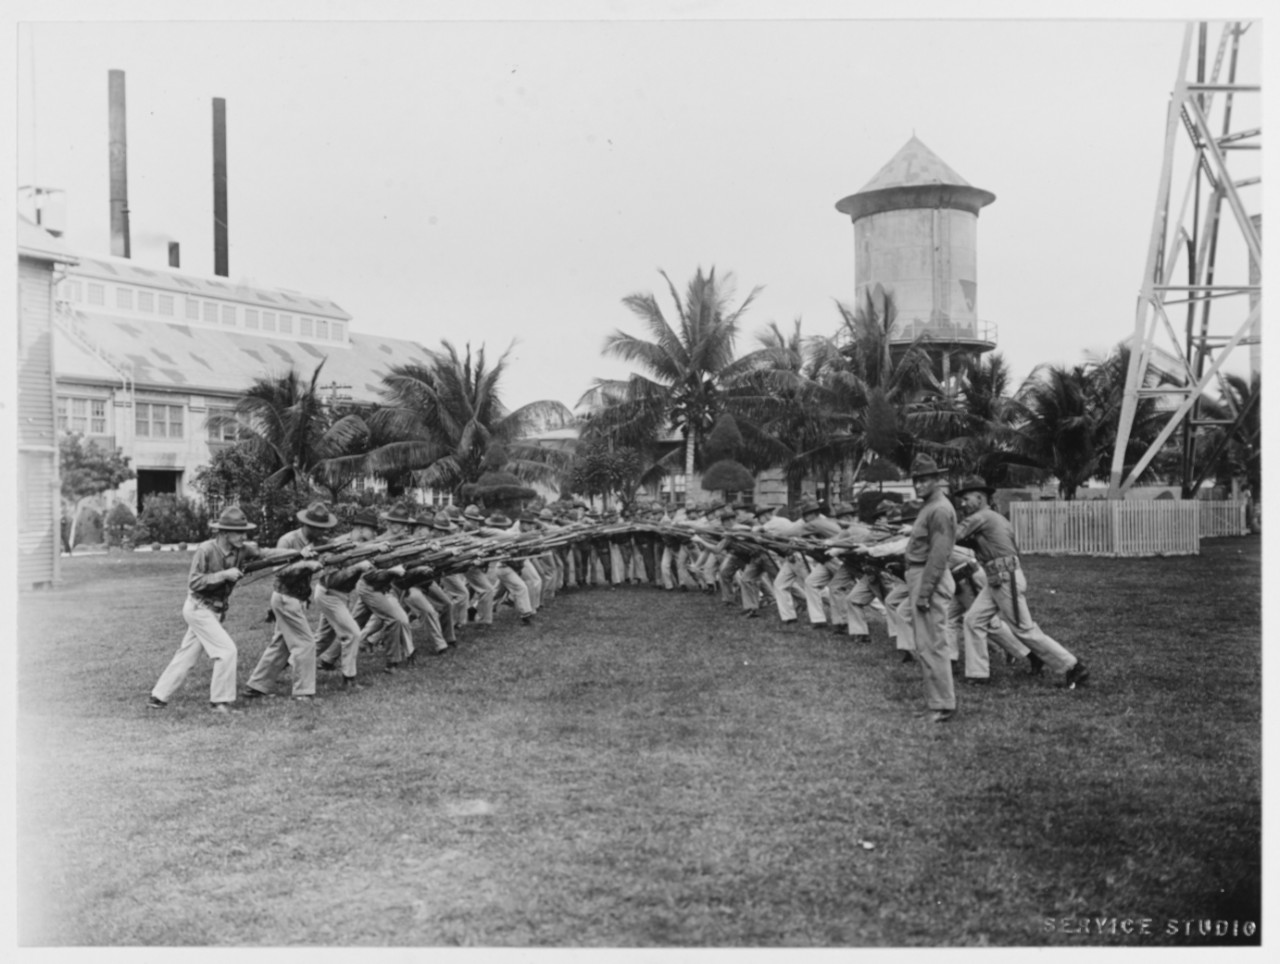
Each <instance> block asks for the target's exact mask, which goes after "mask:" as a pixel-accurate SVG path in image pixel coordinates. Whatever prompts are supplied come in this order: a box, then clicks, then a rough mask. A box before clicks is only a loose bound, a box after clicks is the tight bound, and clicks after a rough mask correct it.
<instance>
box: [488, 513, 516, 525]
mask: <svg viewBox="0 0 1280 964" xmlns="http://www.w3.org/2000/svg"><path fill="white" fill-rule="evenodd" d="M484 524H485V525H487V526H493V527H494V528H495V529H510V528H511V520H510V519H508V518H507V517H506V516H505V515H504V514H503V513H501V512H495V513H494V514H493V515H491V516H489V518H487V519H485V520H484Z"/></svg>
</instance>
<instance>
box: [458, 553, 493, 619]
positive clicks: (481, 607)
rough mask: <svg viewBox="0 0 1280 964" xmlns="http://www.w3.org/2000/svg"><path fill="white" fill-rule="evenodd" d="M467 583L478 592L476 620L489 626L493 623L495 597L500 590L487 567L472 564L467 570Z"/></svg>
mask: <svg viewBox="0 0 1280 964" xmlns="http://www.w3.org/2000/svg"><path fill="white" fill-rule="evenodd" d="M466 579H467V585H468V586H470V587H471V588H472V589H473V590H475V594H476V622H478V623H483V624H484V625H486V626H488V625H490V624H492V623H493V597H494V595H495V594H496V593H497V591H498V587H497V586H495V585H494V583H493V580H492V579H490V578H489V573H488V572H487V570H486V569H483V568H480V567H479V566H472V567H471V568H470V569H468V570H467V574H466Z"/></svg>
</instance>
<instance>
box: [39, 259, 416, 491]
mask: <svg viewBox="0 0 1280 964" xmlns="http://www.w3.org/2000/svg"><path fill="white" fill-rule="evenodd" d="M57 299H58V300H57V304H56V308H55V310H54V313H53V330H54V357H55V359H56V363H55V373H56V381H57V409H56V411H57V427H58V430H59V432H62V433H66V432H75V433H80V434H82V435H84V436H85V438H86V439H87V440H88V441H92V442H95V443H97V444H98V445H100V446H101V447H104V448H108V449H113V448H120V449H121V450H122V451H123V453H124V454H125V455H126V456H128V457H129V458H130V460H131V465H132V466H133V467H134V469H136V470H137V473H138V478H137V480H136V482H135V483H131V486H133V493H132V496H133V500H134V501H136V503H137V504H138V505H139V506H140V505H141V502H142V498H143V497H144V496H146V495H148V494H151V493H160V492H173V493H178V494H182V495H195V494H196V493H195V492H194V491H193V490H192V489H191V487H190V486H191V479H192V476H193V474H194V472H195V470H196V469H197V468H199V467H200V466H202V465H206V464H208V462H209V459H210V457H211V455H212V454H213V452H214V451H216V450H217V449H218V448H219V447H220V446H225V445H227V444H229V443H230V442H231V441H233V440H234V439H233V437H232V434H231V430H229V429H228V430H224V431H223V432H218V431H214V430H212V429H211V428H209V427H208V426H207V419H208V416H209V415H210V414H211V413H215V412H217V411H219V410H228V409H230V408H231V406H232V405H233V404H234V402H235V399H236V397H237V396H238V395H239V393H241V392H242V391H244V389H246V388H247V387H248V386H249V385H250V383H251V382H252V381H253V380H254V379H255V378H258V377H260V376H272V375H280V374H284V373H285V372H287V371H289V369H290V368H293V369H296V370H297V371H298V372H299V374H301V375H304V376H306V377H310V375H311V374H312V373H313V372H314V371H315V369H316V366H317V365H319V364H320V363H321V362H324V370H323V372H322V373H321V376H320V382H321V384H322V385H323V386H325V388H326V389H327V390H328V391H329V392H331V393H332V395H333V397H335V398H345V399H350V400H353V401H357V402H360V401H375V400H376V399H377V397H378V395H377V392H378V386H379V383H380V381H381V377H382V374H383V373H384V372H386V370H387V369H388V367H390V366H391V365H395V364H402V363H406V362H425V361H427V359H428V357H429V356H428V354H427V351H426V349H425V348H424V347H423V346H422V345H420V344H418V343H417V342H413V341H407V340H405V339H400V338H384V337H380V336H374V335H364V334H360V333H357V332H353V331H352V328H351V321H352V319H351V316H350V315H349V314H348V313H347V312H345V311H343V310H342V308H341V307H339V306H338V305H337V304H335V303H334V302H333V301H331V300H330V299H328V298H325V297H320V296H317V295H313V294H303V293H301V292H297V291H291V290H288V289H283V288H267V287H260V286H256V285H246V284H237V283H235V282H233V281H231V280H229V279H227V278H221V277H204V276H200V275H195V274H192V273H190V272H186V271H180V270H178V269H174V268H158V267H150V266H146V267H144V266H142V265H139V264H136V263H134V262H132V261H130V260H128V259H125V258H110V257H101V256H97V255H80V256H79V263H78V264H76V265H74V266H72V267H69V268H68V269H67V271H66V273H65V275H64V276H63V277H62V279H61V281H60V282H59V284H58V296H57ZM121 494H122V495H127V492H125V491H122V493H121Z"/></svg>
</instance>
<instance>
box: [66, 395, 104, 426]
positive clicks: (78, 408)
mask: <svg viewBox="0 0 1280 964" xmlns="http://www.w3.org/2000/svg"><path fill="white" fill-rule="evenodd" d="M58 428H59V429H61V430H62V431H64V432H74V433H76V434H78V435H88V434H89V399H87V398H68V397H67V396H65V395H59V396H58ZM98 434H102V433H101V432H99V433H98Z"/></svg>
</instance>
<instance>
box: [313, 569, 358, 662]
mask: <svg viewBox="0 0 1280 964" xmlns="http://www.w3.org/2000/svg"><path fill="white" fill-rule="evenodd" d="M312 598H313V599H314V600H315V604H316V608H317V609H319V610H320V631H319V633H318V634H317V643H316V645H317V648H319V647H323V650H322V652H321V653H320V655H319V657H318V658H319V660H320V662H323V663H336V662H338V660H339V659H341V660H342V663H341V669H342V675H343V676H348V677H350V676H355V675H356V659H357V656H358V654H359V652H360V647H359V646H357V645H356V639H357V638H358V637H359V636H360V627H359V626H358V625H357V624H356V621H355V617H354V616H352V615H351V610H350V609H348V608H347V594H346V593H343V592H330V591H329V590H328V589H325V588H324V587H323V586H321V585H319V584H318V583H317V584H316V590H315V595H314V596H313V597H312ZM326 643H328V645H325V644H326Z"/></svg>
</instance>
